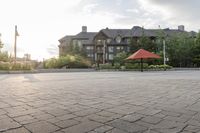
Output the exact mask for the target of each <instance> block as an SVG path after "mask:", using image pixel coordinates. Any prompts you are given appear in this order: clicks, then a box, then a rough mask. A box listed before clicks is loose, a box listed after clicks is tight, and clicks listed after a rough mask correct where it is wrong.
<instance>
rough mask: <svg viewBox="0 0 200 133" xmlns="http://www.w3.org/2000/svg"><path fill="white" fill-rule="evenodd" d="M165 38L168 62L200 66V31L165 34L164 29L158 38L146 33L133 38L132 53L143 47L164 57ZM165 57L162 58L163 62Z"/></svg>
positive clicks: (184, 65) (179, 65)
mask: <svg viewBox="0 0 200 133" xmlns="http://www.w3.org/2000/svg"><path fill="white" fill-rule="evenodd" d="M163 40H164V41H165V47H166V50H165V51H166V58H167V59H168V61H167V64H168V65H171V66H173V67H200V33H198V34H197V35H196V36H190V35H188V33H182V34H174V35H173V36H164V34H163V33H162V31H161V32H160V35H159V36H158V37H157V38H154V39H152V38H149V37H146V36H145V35H144V36H142V37H141V38H139V39H132V40H131V43H130V53H129V54H131V53H133V52H136V51H137V50H138V49H140V48H143V49H146V50H148V51H151V52H154V53H156V54H159V55H161V56H162V57H163ZM162 60H163V59H161V60H160V63H162V62H163V61H162Z"/></svg>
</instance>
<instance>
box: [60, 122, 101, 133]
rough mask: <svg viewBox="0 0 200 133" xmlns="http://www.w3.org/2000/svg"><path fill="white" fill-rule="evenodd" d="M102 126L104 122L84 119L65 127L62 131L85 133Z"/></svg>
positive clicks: (66, 132)
mask: <svg viewBox="0 0 200 133" xmlns="http://www.w3.org/2000/svg"><path fill="white" fill-rule="evenodd" d="M100 126H102V124H100V123H97V122H94V121H84V122H82V123H80V124H78V125H74V126H72V127H69V128H66V129H63V130H62V131H64V132H65V133H85V132H89V131H92V130H94V129H96V128H98V127H100Z"/></svg>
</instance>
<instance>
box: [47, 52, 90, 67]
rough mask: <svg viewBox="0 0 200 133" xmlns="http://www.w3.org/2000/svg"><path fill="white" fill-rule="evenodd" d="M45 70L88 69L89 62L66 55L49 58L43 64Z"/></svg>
mask: <svg viewBox="0 0 200 133" xmlns="http://www.w3.org/2000/svg"><path fill="white" fill-rule="evenodd" d="M44 67H45V68H63V67H66V68H88V67H91V62H90V61H89V60H88V59H85V58H84V57H82V56H79V55H66V56H62V57H59V58H51V59H49V60H46V61H45V62H44Z"/></svg>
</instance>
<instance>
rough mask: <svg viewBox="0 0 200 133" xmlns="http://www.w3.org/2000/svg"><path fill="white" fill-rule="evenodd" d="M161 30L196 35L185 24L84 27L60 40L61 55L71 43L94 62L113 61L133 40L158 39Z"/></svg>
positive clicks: (167, 34) (127, 49) (166, 32)
mask: <svg viewBox="0 0 200 133" xmlns="http://www.w3.org/2000/svg"><path fill="white" fill-rule="evenodd" d="M160 31H162V33H163V34H164V36H167V37H171V36H174V35H177V34H181V33H186V34H187V35H188V36H191V37H192V36H196V34H197V33H196V32H194V31H191V32H187V31H185V28H184V26H183V25H180V26H178V29H169V28H166V29H162V30H161V29H144V28H143V27H140V26H134V27H133V28H132V29H109V28H106V29H102V30H100V31H99V32H87V27H86V26H83V27H82V32H80V33H78V34H77V35H74V36H65V37H63V38H61V39H60V40H59V42H60V45H59V46H58V47H59V55H60V56H62V55H65V54H67V49H68V47H69V45H70V44H73V45H74V46H75V45H78V46H79V47H81V48H83V50H84V51H85V52H86V54H87V57H88V58H90V59H91V61H93V62H99V63H106V62H111V61H112V60H113V58H114V56H115V55H116V54H117V53H120V52H128V51H129V44H130V43H131V40H134V42H138V41H139V39H140V38H141V37H142V36H145V37H148V38H149V39H151V40H152V41H156V39H157V38H158V36H159V33H160Z"/></svg>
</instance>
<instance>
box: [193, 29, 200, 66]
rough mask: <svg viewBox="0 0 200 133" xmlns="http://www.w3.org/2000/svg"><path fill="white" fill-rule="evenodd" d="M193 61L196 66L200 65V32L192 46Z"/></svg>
mask: <svg viewBox="0 0 200 133" xmlns="http://www.w3.org/2000/svg"><path fill="white" fill-rule="evenodd" d="M192 53H193V59H192V60H193V62H194V65H195V66H196V67H200V32H199V33H198V34H197V38H196V39H195V41H194V46H193V48H192Z"/></svg>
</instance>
